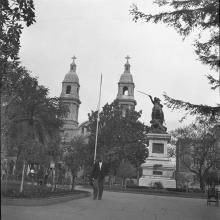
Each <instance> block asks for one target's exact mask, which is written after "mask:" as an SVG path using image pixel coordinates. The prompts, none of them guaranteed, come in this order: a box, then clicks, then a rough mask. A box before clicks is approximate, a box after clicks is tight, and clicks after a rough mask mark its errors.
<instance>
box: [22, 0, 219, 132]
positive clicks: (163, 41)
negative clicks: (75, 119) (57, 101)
mask: <svg viewBox="0 0 220 220" xmlns="http://www.w3.org/2000/svg"><path fill="white" fill-rule="evenodd" d="M132 3H137V4H138V6H140V8H141V9H143V11H145V12H154V11H155V10H156V9H155V7H156V6H155V5H154V4H153V0H147V1H146V0H117V1H116V0H115V1H113V0H62V1H61V0H47V1H46V0H36V1H35V8H36V23H35V24H34V25H32V26H31V27H29V28H25V29H24V31H23V33H22V38H21V51H20V57H21V61H22V64H23V65H24V66H26V67H27V68H28V69H29V70H30V71H31V72H32V73H31V74H32V75H33V76H37V77H38V79H39V83H40V84H42V85H44V86H45V87H48V88H49V90H50V96H51V97H52V96H60V93H61V87H62V84H61V83H62V81H63V79H64V76H65V74H66V73H68V71H69V65H70V63H71V62H72V60H71V57H72V56H73V55H75V56H76V57H77V60H76V64H77V74H78V76H79V81H80V100H81V102H82V104H81V105H80V110H79V123H81V122H83V121H85V120H87V119H88V116H87V115H88V113H89V112H91V110H95V109H96V107H97V103H98V92H99V81H100V74H101V73H102V74H103V85H102V99H101V104H102V106H103V105H104V104H106V103H107V102H108V103H111V102H112V101H113V100H114V99H115V98H116V95H117V90H118V81H119V79H120V75H121V74H122V73H123V71H124V64H125V61H126V60H125V57H126V55H129V56H130V57H131V59H130V64H131V73H132V75H133V79H134V83H135V94H134V95H135V99H136V101H137V105H136V110H142V111H143V114H142V118H141V120H142V121H143V122H144V123H145V124H148V125H149V121H150V120H151V111H152V103H151V102H150V99H149V98H148V97H145V96H144V95H142V94H140V93H138V92H137V90H140V91H143V92H145V93H148V94H151V95H152V96H156V97H159V98H160V99H161V100H162V102H163V101H164V100H163V97H162V94H163V93H164V92H166V93H167V94H168V95H169V96H171V97H173V98H176V99H181V100H185V101H189V102H192V103H195V104H207V105H216V103H219V96H218V93H217V91H216V92H214V91H212V90H211V89H210V85H208V81H207V79H206V77H205V75H206V74H207V73H212V72H211V70H210V69H209V68H208V67H207V66H204V65H202V64H201V63H200V62H199V61H198V60H197V56H196V55H195V53H194V50H193V46H192V44H193V41H192V38H191V37H190V38H187V39H186V40H185V41H183V40H182V38H181V36H179V35H178V34H177V33H176V32H175V31H174V30H173V29H172V28H168V27H167V26H166V25H164V24H150V23H144V22H138V23H135V22H133V21H132V16H131V15H130V14H129V9H130V6H131V5H132ZM214 76H216V77H217V73H214ZM163 110H164V115H165V121H166V126H167V128H168V130H172V129H175V128H177V127H179V126H182V125H183V124H180V123H179V122H178V121H179V120H180V118H181V117H182V116H183V115H184V112H178V111H173V112H172V111H171V110H170V109H168V108H166V107H165V106H164V108H163ZM185 123H188V121H186V122H185Z"/></svg>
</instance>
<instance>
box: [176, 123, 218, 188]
mask: <svg viewBox="0 0 220 220" xmlns="http://www.w3.org/2000/svg"><path fill="white" fill-rule="evenodd" d="M176 135H177V137H178V138H177V143H176V145H177V149H178V150H177V157H178V158H179V161H180V163H182V164H183V166H185V167H186V168H187V170H188V171H190V172H192V173H194V174H195V175H196V177H197V179H198V181H199V183H200V188H201V190H204V185H205V180H206V176H207V175H208V173H209V172H210V171H212V170H213V169H215V167H216V165H217V164H218V163H219V162H220V149H219V148H218V147H217V145H216V138H215V136H214V134H213V132H212V131H211V129H210V124H209V123H207V122H206V121H203V120H201V119H200V120H199V121H197V122H196V123H194V124H192V125H190V126H188V127H186V128H182V129H178V130H176Z"/></svg>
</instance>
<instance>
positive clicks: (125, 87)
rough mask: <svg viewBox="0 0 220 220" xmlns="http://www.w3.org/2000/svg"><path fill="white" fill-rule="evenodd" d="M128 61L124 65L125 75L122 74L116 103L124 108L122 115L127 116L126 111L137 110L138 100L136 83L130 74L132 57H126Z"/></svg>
mask: <svg viewBox="0 0 220 220" xmlns="http://www.w3.org/2000/svg"><path fill="white" fill-rule="evenodd" d="M125 59H126V60H127V61H126V63H125V65H124V73H123V74H121V77H120V80H119V82H118V94H117V97H116V101H117V103H118V104H119V106H121V107H122V115H123V116H125V113H126V110H127V109H129V110H132V109H134V108H135V105H136V100H135V99H134V87H135V85H134V82H133V77H132V75H131V72H130V63H129V59H130V57H129V56H127V57H125Z"/></svg>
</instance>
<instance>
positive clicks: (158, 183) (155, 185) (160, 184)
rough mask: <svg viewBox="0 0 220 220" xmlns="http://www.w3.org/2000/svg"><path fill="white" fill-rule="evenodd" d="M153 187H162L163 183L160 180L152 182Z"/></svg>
mask: <svg viewBox="0 0 220 220" xmlns="http://www.w3.org/2000/svg"><path fill="white" fill-rule="evenodd" d="M153 188H155V189H163V184H162V183H161V182H154V183H153Z"/></svg>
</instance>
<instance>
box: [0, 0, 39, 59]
mask: <svg viewBox="0 0 220 220" xmlns="http://www.w3.org/2000/svg"><path fill="white" fill-rule="evenodd" d="M0 7H1V10H0V20H1V25H0V30H1V31H0V33H1V35H0V36H1V61H2V60H4V62H5V61H8V59H9V58H10V59H11V60H17V59H18V52H19V49H20V35H21V32H22V29H23V25H26V26H30V25H32V24H33V23H34V22H35V12H34V3H33V0H4V1H1V6H0Z"/></svg>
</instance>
